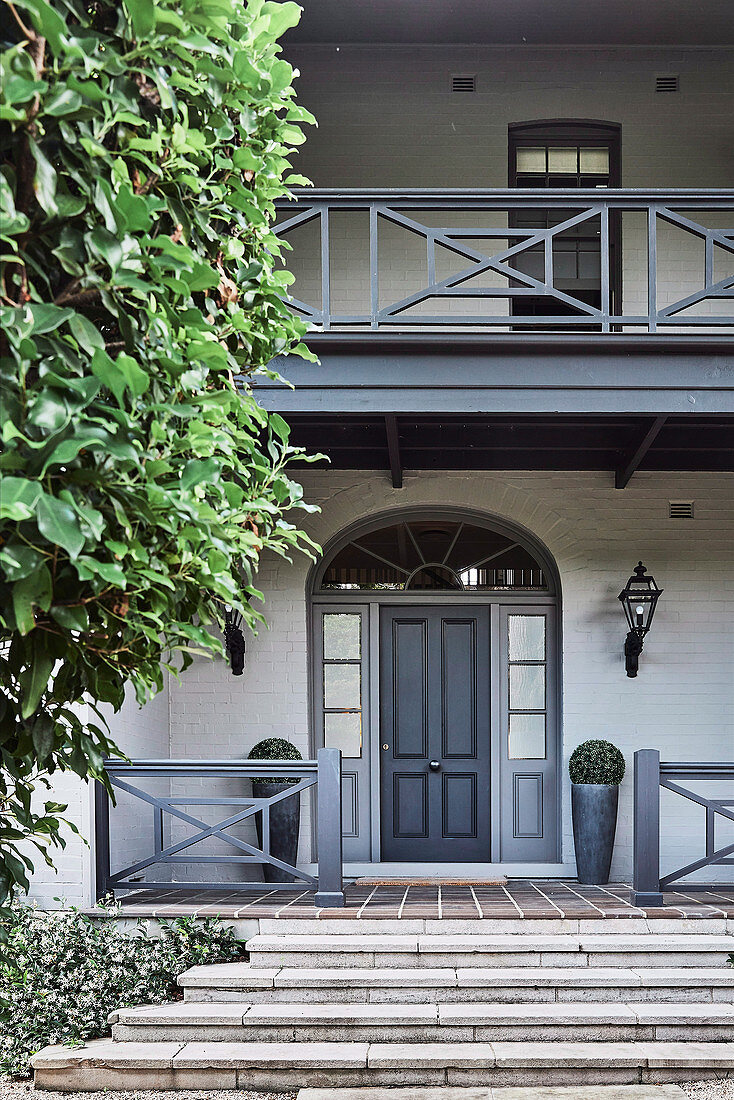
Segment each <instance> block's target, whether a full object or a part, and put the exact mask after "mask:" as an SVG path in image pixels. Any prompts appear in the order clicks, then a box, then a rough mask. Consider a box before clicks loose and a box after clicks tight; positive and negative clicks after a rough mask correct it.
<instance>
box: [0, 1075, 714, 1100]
mask: <svg viewBox="0 0 734 1100" xmlns="http://www.w3.org/2000/svg"><path fill="white" fill-rule="evenodd" d="M681 1089H682V1090H683V1091H682V1093H681V1097H682V1098H683V1097H684V1096H685V1097H690V1100H734V1080H728V1081H699V1082H698V1083H697V1084H690V1085H681ZM595 1092H596V1088H595V1086H593V1085H590V1086H589V1089H588V1094H589V1100H593V1097H594V1095H595ZM92 1095H94V1094H92V1093H88V1092H35V1090H34V1088H33V1083H32V1082H31V1081H9V1080H8V1079H7V1078H0V1100H90V1097H91V1096H92ZM102 1095H103V1097H104V1100H233V1098H235V1097H236V1100H296V1093H295V1092H240V1091H239V1090H232V1091H229V1090H225V1089H212V1090H208V1091H207V1090H206V1089H199V1090H192V1091H181V1092H178V1091H177V1092H156V1091H155V1090H151V1091H145V1090H139V1091H136V1092H129V1091H128V1092H108V1091H107V1090H106V1089H105V1090H104V1092H103V1093H102ZM386 1097H389V1091H386Z"/></svg>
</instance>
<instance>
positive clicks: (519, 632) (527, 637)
mask: <svg viewBox="0 0 734 1100" xmlns="http://www.w3.org/2000/svg"><path fill="white" fill-rule="evenodd" d="M507 624H508V633H509V648H510V660H511V661H544V660H545V615H508V617H507Z"/></svg>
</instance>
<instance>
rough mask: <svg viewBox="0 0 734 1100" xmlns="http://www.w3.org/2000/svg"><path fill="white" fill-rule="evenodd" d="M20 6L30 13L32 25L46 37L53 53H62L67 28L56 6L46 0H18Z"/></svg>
mask: <svg viewBox="0 0 734 1100" xmlns="http://www.w3.org/2000/svg"><path fill="white" fill-rule="evenodd" d="M20 6H21V7H22V8H25V9H26V11H29V12H30V13H31V20H32V22H33V26H34V27H35V29H36V30H37V31H38V33H39V34H41V35H43V37H44V38H47V39H48V41H49V43H50V44H51V47H52V49H53V51H54V53H57V54H58V53H63V50H64V37H65V36H66V35H67V34H68V30H67V27H66V23H65V22H64V20H63V19H62V17H61V15H60V14H59V12H58V11H57V10H56V8H54V7H52V6H51V4H49V3H47V2H46V0H20Z"/></svg>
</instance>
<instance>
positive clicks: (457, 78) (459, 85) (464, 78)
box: [451, 73, 477, 92]
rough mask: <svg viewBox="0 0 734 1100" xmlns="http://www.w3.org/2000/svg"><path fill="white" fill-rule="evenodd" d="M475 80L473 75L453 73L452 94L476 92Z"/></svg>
mask: <svg viewBox="0 0 734 1100" xmlns="http://www.w3.org/2000/svg"><path fill="white" fill-rule="evenodd" d="M476 90H477V78H476V76H475V74H474V73H454V74H453V75H452V77H451V91H452V92H476Z"/></svg>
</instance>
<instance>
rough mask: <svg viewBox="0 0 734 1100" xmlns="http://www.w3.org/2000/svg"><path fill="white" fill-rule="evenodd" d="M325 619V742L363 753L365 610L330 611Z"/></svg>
mask: <svg viewBox="0 0 734 1100" xmlns="http://www.w3.org/2000/svg"><path fill="white" fill-rule="evenodd" d="M321 623H322V632H323V636H322V644H323V648H322V653H323V660H322V666H323V667H322V672H323V676H322V682H323V720H324V745H325V746H326V747H327V748H336V749H341V751H342V755H343V756H346V757H352V758H356V757H360V756H361V755H362V691H363V688H362V648H363V646H362V614H361V612H359V611H357V612H352V611H345V612H326V613H324V614H323V615H322V617H321Z"/></svg>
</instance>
